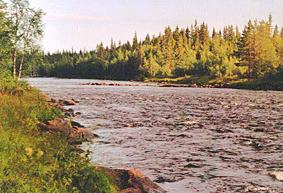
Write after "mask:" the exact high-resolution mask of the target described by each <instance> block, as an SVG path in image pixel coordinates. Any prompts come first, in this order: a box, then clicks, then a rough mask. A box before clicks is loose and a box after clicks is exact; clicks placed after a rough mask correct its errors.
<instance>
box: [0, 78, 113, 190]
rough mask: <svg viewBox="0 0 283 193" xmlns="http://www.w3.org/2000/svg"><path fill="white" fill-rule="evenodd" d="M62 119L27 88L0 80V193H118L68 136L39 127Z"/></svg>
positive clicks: (23, 85)
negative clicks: (55, 119) (54, 119)
mask: <svg viewBox="0 0 283 193" xmlns="http://www.w3.org/2000/svg"><path fill="white" fill-rule="evenodd" d="M60 114H61V112H60V111H59V110H58V109H56V108H54V107H51V106H50V105H49V104H48V103H47V102H46V101H45V100H44V98H43V96H42V94H41V93H40V92H39V91H38V90H35V89H33V88H31V87H30V86H29V85H28V84H26V83H23V82H15V81H12V80H11V79H1V80H0V192H5V193H26V192H27V193H40V192H42V193H43V192H44V193H48V192H50V193H51V192H52V193H57V192H58V193H70V192H71V193H72V192H74V193H75V192H78V193H79V192H81V193H116V192H117V191H116V188H115V186H114V185H113V183H112V180H111V179H110V178H109V177H107V176H106V175H105V174H104V173H103V172H101V171H98V170H96V169H95V166H93V165H92V164H90V162H89V160H88V159H87V158H85V157H82V156H81V155H80V154H79V153H78V152H77V151H75V150H74V148H73V147H72V146H71V145H70V144H69V143H68V142H67V138H66V136H64V135H63V134H59V133H51V132H43V131H41V130H40V129H39V128H38V127H37V124H38V123H39V122H40V121H47V120H51V119H53V118H55V117H57V116H59V115H60Z"/></svg>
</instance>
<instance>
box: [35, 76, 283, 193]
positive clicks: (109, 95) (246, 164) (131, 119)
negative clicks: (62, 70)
mask: <svg viewBox="0 0 283 193" xmlns="http://www.w3.org/2000/svg"><path fill="white" fill-rule="evenodd" d="M85 82H86V83H87V82H88V81H87V80H86V81H85V80H62V79H33V80H31V83H32V84H33V85H35V86H38V87H39V88H41V89H42V90H43V91H46V92H47V93H48V94H50V95H52V96H53V97H56V98H62V97H65V99H71V98H74V99H76V100H79V101H80V103H79V104H77V105H76V106H74V110H75V112H80V113H79V114H78V115H77V118H76V120H77V121H79V122H81V123H82V124H84V125H87V126H90V127H92V128H94V132H95V133H96V134H98V135H99V136H100V137H99V138H98V139H96V140H95V142H92V143H89V144H85V145H84V148H86V149H89V150H90V151H91V152H92V154H91V157H92V159H93V161H94V162H96V163H98V164H101V165H103V166H108V167H114V168H138V169H140V170H141V171H142V172H143V173H145V174H146V175H147V176H149V177H150V178H151V179H152V180H155V181H156V182H158V183H159V184H160V185H161V186H162V187H163V188H165V189H166V190H168V192H172V193H187V192H204V193H205V192H208V193H209V192H227V193H228V192H276V193H281V192H283V182H282V181H280V180H278V179H276V178H275V177H274V175H271V174H274V172H280V171H283V92H271V91H270V92H265V91H248V90H231V89H197V88H161V87H151V86H137V87H129V86H125V87H124V86H121V87H111V86H105V87H104V86H93V85H92V86H90V85H82V84H83V83H85Z"/></svg>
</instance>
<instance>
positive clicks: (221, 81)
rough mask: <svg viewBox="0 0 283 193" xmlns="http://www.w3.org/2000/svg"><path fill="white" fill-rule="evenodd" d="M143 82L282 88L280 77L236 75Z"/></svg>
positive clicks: (244, 87)
mask: <svg viewBox="0 0 283 193" xmlns="http://www.w3.org/2000/svg"><path fill="white" fill-rule="evenodd" d="M145 82H156V83H164V84H188V85H194V84H195V85H197V86H203V85H212V86H215V85H222V87H224V88H237V89H250V90H281V91H282V90H283V80H282V77H279V78H269V79H268V78H261V79H253V80H248V79H244V78H242V79H239V78H237V77H225V78H215V77H211V76H185V77H178V78H152V79H147V80H145Z"/></svg>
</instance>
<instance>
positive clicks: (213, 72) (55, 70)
mask: <svg viewBox="0 0 283 193" xmlns="http://www.w3.org/2000/svg"><path fill="white" fill-rule="evenodd" d="M41 55H42V56H41V65H36V66H34V68H33V70H32V71H33V74H34V75H39V76H55V77H65V78H66V77H67V78H98V79H118V80H134V79H135V80H136V79H138V80H141V79H144V78H154V77H158V78H165V77H181V76H186V75H196V76H202V75H207V76H211V77H215V78H235V77H237V78H260V77H264V76H272V75H274V74H276V73H279V71H280V72H281V70H282V66H283V28H281V29H279V27H278V26H277V25H275V26H273V24H272V16H270V17H269V18H268V20H266V21H265V20H262V21H257V20H255V21H251V20H250V21H249V22H248V23H247V24H246V25H245V27H244V29H243V30H242V31H241V32H240V31H239V29H238V27H234V26H232V25H229V26H226V27H224V29H223V30H219V31H217V30H216V29H215V28H213V30H212V32H210V31H209V29H208V25H207V24H206V23H201V24H198V23H197V21H196V22H195V23H194V24H193V25H191V26H190V27H187V28H179V27H176V28H175V29H174V30H172V29H171V28H170V27H166V28H165V30H164V32H163V33H161V34H159V35H158V36H149V35H147V36H146V38H145V39H144V40H142V41H139V40H138V37H137V35H136V34H135V36H134V38H133V40H132V42H129V41H128V42H126V43H124V44H121V43H120V42H119V43H118V44H117V43H115V42H113V41H111V45H110V46H104V45H103V43H101V44H99V45H97V47H96V49H95V50H93V51H79V52H74V51H62V52H56V53H52V54H51V53H47V54H43V53H42V54H41Z"/></svg>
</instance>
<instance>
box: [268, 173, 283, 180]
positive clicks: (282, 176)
mask: <svg viewBox="0 0 283 193" xmlns="http://www.w3.org/2000/svg"><path fill="white" fill-rule="evenodd" d="M269 175H270V176H271V177H273V178H275V179H276V180H279V181H283V172H271V173H269Z"/></svg>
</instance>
